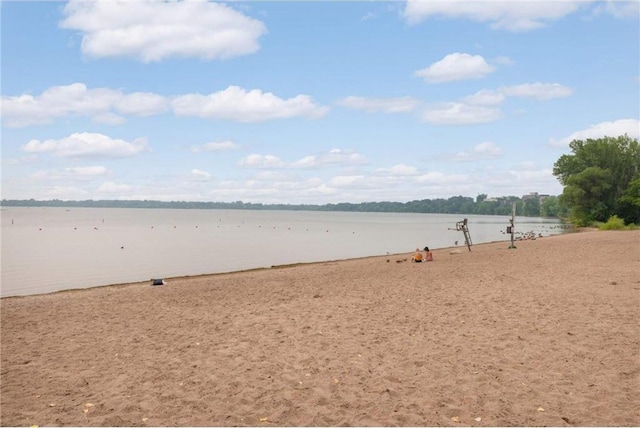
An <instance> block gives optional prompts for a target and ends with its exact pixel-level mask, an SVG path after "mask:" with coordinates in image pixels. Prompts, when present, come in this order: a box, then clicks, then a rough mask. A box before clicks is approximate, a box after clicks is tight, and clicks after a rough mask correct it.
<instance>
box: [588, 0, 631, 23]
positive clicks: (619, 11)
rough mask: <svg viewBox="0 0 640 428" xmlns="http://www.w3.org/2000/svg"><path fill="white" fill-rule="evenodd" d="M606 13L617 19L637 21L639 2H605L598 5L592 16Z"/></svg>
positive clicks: (626, 0)
mask: <svg viewBox="0 0 640 428" xmlns="http://www.w3.org/2000/svg"><path fill="white" fill-rule="evenodd" d="M603 12H604V13H608V14H610V15H612V16H614V17H615V18H618V19H627V18H628V19H636V20H637V19H638V15H640V2H638V1H637V0H631V1H629V0H607V2H606V3H598V5H597V6H596V7H595V9H594V14H595V15H598V14H600V13H603Z"/></svg>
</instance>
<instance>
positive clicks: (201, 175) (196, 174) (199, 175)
mask: <svg viewBox="0 0 640 428" xmlns="http://www.w3.org/2000/svg"><path fill="white" fill-rule="evenodd" d="M191 176H192V177H193V178H194V179H196V180H199V181H206V180H209V179H210V178H211V174H210V173H208V172H207V171H202V170H200V169H197V168H194V169H192V170H191Z"/></svg>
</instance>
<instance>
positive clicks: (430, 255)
mask: <svg viewBox="0 0 640 428" xmlns="http://www.w3.org/2000/svg"><path fill="white" fill-rule="evenodd" d="M424 261H425V262H432V261H433V253H432V252H431V250H430V249H429V247H424Z"/></svg>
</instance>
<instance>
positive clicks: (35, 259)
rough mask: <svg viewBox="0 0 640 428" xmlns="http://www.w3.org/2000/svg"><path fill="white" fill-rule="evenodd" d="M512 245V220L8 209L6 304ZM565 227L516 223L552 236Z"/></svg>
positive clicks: (525, 220)
mask: <svg viewBox="0 0 640 428" xmlns="http://www.w3.org/2000/svg"><path fill="white" fill-rule="evenodd" d="M464 217H466V218H468V225H469V226H468V227H469V231H470V235H471V239H472V241H473V243H474V244H479V243H485V242H492V241H505V242H506V241H508V240H509V239H510V236H509V235H506V234H505V231H506V227H507V226H508V225H509V217H508V216H474V215H467V216H464V215H450V214H406V213H351V212H311V211H249V210H173V209H120V208H70V209H67V208H39V207H29V208H25V207H4V208H2V211H0V219H1V232H2V235H1V244H2V253H1V256H2V258H1V267H2V273H1V280H2V283H1V285H0V296H1V297H7V296H17V295H29V294H39V293H49V292H53V291H59V290H64V289H74V288H86V287H93V286H100V285H109V284H119V283H128V282H137V281H147V280H150V279H151V278H171V277H177V276H186V275H199V274H209V273H221V272H232V271H239V270H245V269H253V268H263V267H271V266H277V265H284V264H292V263H306V262H319V261H329V260H340V259H348V258H357V257H366V256H377V255H385V254H399V253H408V252H411V251H413V250H414V249H415V248H416V247H420V248H423V247H425V246H429V247H430V248H431V249H437V248H445V247H453V246H454V245H455V241H458V245H460V246H462V245H463V244H464V236H463V234H462V232H459V231H456V230H449V228H453V229H455V224H456V222H458V221H461V220H462V219H463V218H464ZM559 226H560V223H559V221H557V220H551V219H542V218H529V217H516V230H517V231H520V232H529V231H531V232H534V233H535V234H536V235H538V234H541V235H542V236H549V235H552V234H557V233H562V231H563V229H562V228H561V227H559Z"/></svg>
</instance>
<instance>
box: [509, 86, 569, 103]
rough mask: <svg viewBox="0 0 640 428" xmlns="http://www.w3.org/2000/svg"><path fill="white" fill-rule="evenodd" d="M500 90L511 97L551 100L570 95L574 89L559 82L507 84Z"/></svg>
mask: <svg viewBox="0 0 640 428" xmlns="http://www.w3.org/2000/svg"><path fill="white" fill-rule="evenodd" d="M500 92H501V93H502V94H504V95H506V96H509V97H523V98H534V99H537V100H550V99H553V98H564V97H568V96H569V95H571V94H572V93H573V89H571V88H568V87H566V86H563V85H560V84H559V83H540V82H536V83H525V84H523V85H515V86H506V87H503V88H500Z"/></svg>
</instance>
